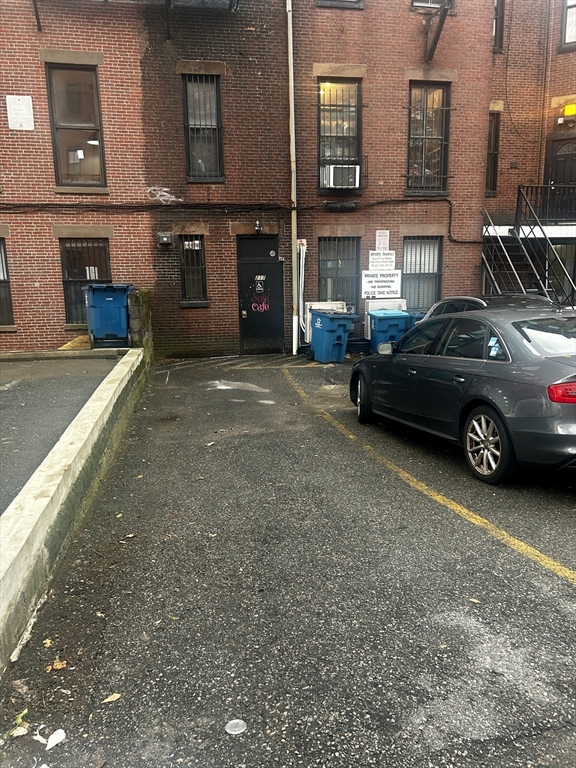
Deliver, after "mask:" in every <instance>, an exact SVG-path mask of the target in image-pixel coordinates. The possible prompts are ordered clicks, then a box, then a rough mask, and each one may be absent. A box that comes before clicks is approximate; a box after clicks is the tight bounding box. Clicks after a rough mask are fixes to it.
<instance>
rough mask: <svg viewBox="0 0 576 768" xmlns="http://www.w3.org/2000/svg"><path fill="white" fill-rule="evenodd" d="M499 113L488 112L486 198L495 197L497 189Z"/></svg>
mask: <svg viewBox="0 0 576 768" xmlns="http://www.w3.org/2000/svg"><path fill="white" fill-rule="evenodd" d="M500 114H501V113H500V112H490V118H489V123H488V157H487V160H486V197H495V196H496V192H497V187H498V152H499V148H500Z"/></svg>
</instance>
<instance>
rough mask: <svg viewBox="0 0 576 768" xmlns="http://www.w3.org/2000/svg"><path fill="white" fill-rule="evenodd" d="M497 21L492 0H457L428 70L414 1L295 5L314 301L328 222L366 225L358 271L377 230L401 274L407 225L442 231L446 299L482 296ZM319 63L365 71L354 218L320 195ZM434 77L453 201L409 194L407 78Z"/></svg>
mask: <svg viewBox="0 0 576 768" xmlns="http://www.w3.org/2000/svg"><path fill="white" fill-rule="evenodd" d="M492 15H493V2H492V0H479V1H477V2H474V3H464V2H456V10H455V13H453V14H450V15H449V16H448V17H447V19H446V22H445V25H444V29H443V31H442V34H441V36H440V40H439V43H438V46H437V49H436V53H435V55H434V59H433V61H432V62H431V64H430V65H429V66H426V64H425V61H424V46H425V41H424V26H423V23H424V20H425V19H426V18H428V14H427V13H426V12H422V11H415V10H413V9H411V4H410V2H409V0H392V1H391V2H387V3H371V2H366V3H365V9H364V10H363V11H358V10H343V9H340V8H317V7H316V6H315V4H314V0H304V1H303V2H300V3H298V4H297V5H296V7H295V12H294V23H295V41H296V42H295V48H296V61H297V64H296V118H297V148H298V178H299V182H300V184H299V193H298V194H299V198H298V202H299V204H300V205H303V206H306V207H308V206H314V209H313V210H311V211H309V212H307V213H305V214H303V215H301V216H300V224H299V230H298V235H299V236H300V237H303V238H306V239H307V241H308V243H309V245H310V251H309V255H308V257H307V264H308V265H309V274H308V275H307V299H308V300H312V299H314V298H316V297H315V295H314V292H315V290H316V287H317V281H318V276H317V274H318V273H317V262H316V258H315V255H316V254H317V238H315V235H314V227H315V226H323V225H325V226H344V227H347V226H356V225H360V226H364V227H365V233H366V234H365V235H364V236H363V237H362V242H361V269H367V268H368V251H369V250H373V249H374V247H375V232H376V230H378V229H388V230H390V248H391V249H393V250H395V251H396V259H397V264H396V265H397V267H398V268H400V267H401V264H402V252H403V236H402V233H403V232H405V230H406V228H407V227H411V230H410V231H411V232H412V233H413V234H418V233H419V234H420V235H427V234H429V233H431V232H434V233H439V232H444V233H445V234H444V242H443V263H444V269H443V278H442V290H443V293H444V294H450V293H477V292H478V290H479V288H480V268H479V264H480V252H481V251H480V239H481V225H482V208H483V204H484V191H485V170H484V169H485V159H486V131H487V124H488V110H489V101H490V82H489V77H488V73H489V71H490V66H491V50H492ZM314 63H316V64H342V65H361V64H364V65H366V66H367V70H366V76H365V77H364V78H363V81H362V89H363V102H364V109H363V129H362V138H363V142H362V149H363V154H365V155H366V156H367V158H368V168H369V183H368V187H367V189H366V190H365V191H364V193H363V195H362V196H361V197H359V198H354V199H355V200H356V202H357V203H358V210H357V211H356V212H354V213H345V214H343V213H340V214H338V213H330V212H327V211H326V210H325V207H324V201H325V200H326V199H327V195H326V194H320V195H319V194H318V191H317V137H318V129H317V121H318V115H317V78H316V77H315V76H314V74H313V64H314ZM418 70H422V75H421V76H418V75H414V74H413V73H414V71H416V72H417V71H418ZM438 77H441V78H442V81H443V82H446V81H447V82H450V85H451V115H450V149H449V195H448V197H449V200H450V203H448V202H447V201H446V200H444V201H439V200H424V201H423V200H418V199H415V198H409V197H406V195H405V189H406V167H407V131H408V109H407V107H408V103H409V84H410V79H411V78H413V79H415V80H420V79H422V80H431V81H433V80H435V79H437V78H438ZM326 79H328V80H329V79H330V78H329V77H327V78H326ZM393 201H396V202H393ZM450 207H451V208H452V215H450ZM419 227H420V229H419ZM361 308H363V303H362V304H361Z"/></svg>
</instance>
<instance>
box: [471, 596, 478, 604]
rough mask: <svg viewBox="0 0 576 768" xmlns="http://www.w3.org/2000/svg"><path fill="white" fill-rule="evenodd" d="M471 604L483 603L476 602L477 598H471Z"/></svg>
mask: <svg viewBox="0 0 576 768" xmlns="http://www.w3.org/2000/svg"><path fill="white" fill-rule="evenodd" d="M470 602H471V603H480V602H481V601H480V600H476V598H475V597H471V598H470Z"/></svg>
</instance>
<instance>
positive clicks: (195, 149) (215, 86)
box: [184, 75, 224, 182]
mask: <svg viewBox="0 0 576 768" xmlns="http://www.w3.org/2000/svg"><path fill="white" fill-rule="evenodd" d="M184 98H185V132H186V162H187V170H186V176H187V180H188V181H212V182H213V181H224V159H223V153H222V116H221V106H220V77H219V76H218V75H184Z"/></svg>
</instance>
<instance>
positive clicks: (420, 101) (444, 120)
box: [407, 83, 450, 195]
mask: <svg viewBox="0 0 576 768" xmlns="http://www.w3.org/2000/svg"><path fill="white" fill-rule="evenodd" d="M449 97H450V86H449V85H446V84H433V83H411V85H410V105H409V115H410V118H409V120H410V123H409V138H408V184H407V191H408V192H409V193H415V194H424V195H426V194H428V195H429V194H445V193H446V192H447V189H448V127H449V114H450V105H449Z"/></svg>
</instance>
